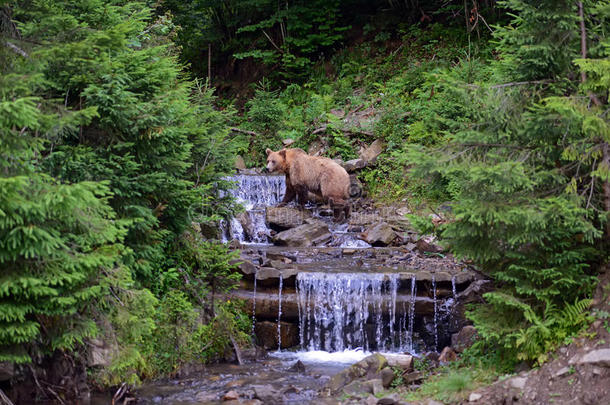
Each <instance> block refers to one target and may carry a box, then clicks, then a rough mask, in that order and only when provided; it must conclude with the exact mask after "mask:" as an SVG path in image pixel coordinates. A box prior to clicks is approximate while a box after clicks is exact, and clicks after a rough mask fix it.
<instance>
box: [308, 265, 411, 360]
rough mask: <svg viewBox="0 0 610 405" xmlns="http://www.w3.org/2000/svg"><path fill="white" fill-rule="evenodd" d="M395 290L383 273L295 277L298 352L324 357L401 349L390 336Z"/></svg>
mask: <svg viewBox="0 0 610 405" xmlns="http://www.w3.org/2000/svg"><path fill="white" fill-rule="evenodd" d="M398 284H399V283H398V277H396V276H395V275H384V274H382V273H372V274H371V273H320V272H303V273H299V274H298V275H297V282H296V288H297V299H298V301H299V302H298V309H299V327H300V331H299V338H300V341H301V346H302V347H303V348H304V349H308V350H326V351H329V352H334V351H342V350H346V349H357V348H361V349H364V350H388V351H393V350H398V349H400V347H399V345H398V344H397V339H396V336H395V334H396V291H397V289H398ZM384 309H386V310H387V311H385V312H384ZM384 314H385V315H384Z"/></svg>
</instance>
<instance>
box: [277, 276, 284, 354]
mask: <svg viewBox="0 0 610 405" xmlns="http://www.w3.org/2000/svg"><path fill="white" fill-rule="evenodd" d="M283 282H284V277H283V275H282V274H281V273H280V286H279V292H278V302H279V304H278V309H277V351H278V352H281V351H282V328H281V325H282V324H281V320H282V284H283Z"/></svg>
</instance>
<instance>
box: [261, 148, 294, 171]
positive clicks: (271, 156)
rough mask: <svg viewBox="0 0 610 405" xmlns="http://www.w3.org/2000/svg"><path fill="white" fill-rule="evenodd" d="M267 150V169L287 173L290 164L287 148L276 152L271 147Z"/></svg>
mask: <svg viewBox="0 0 610 405" xmlns="http://www.w3.org/2000/svg"><path fill="white" fill-rule="evenodd" d="M265 152H266V153H267V170H268V171H269V172H270V173H273V172H284V173H285V172H286V171H287V170H288V165H287V164H286V149H282V150H280V151H277V152H274V151H272V150H271V149H269V148H267V150H265Z"/></svg>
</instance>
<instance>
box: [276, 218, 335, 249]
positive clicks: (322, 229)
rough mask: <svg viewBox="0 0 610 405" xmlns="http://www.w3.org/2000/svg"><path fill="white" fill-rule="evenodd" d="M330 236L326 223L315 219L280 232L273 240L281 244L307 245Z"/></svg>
mask: <svg viewBox="0 0 610 405" xmlns="http://www.w3.org/2000/svg"><path fill="white" fill-rule="evenodd" d="M331 237H332V235H331V234H330V231H329V230H328V225H326V224H325V223H324V222H322V221H315V222H312V223H308V224H303V225H299V226H297V227H296V228H291V229H288V230H287V231H283V232H280V233H278V234H277V235H275V237H274V238H273V241H274V242H275V243H276V244H278V245H281V246H298V247H307V246H313V245H314V244H315V243H316V242H317V241H321V240H323V239H327V238H331Z"/></svg>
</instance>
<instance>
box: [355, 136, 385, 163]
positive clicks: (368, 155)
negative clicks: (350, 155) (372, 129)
mask: <svg viewBox="0 0 610 405" xmlns="http://www.w3.org/2000/svg"><path fill="white" fill-rule="evenodd" d="M384 149H385V144H384V143H383V141H382V140H381V139H376V140H375V141H374V142H373V143H372V144H371V145H370V146H369V147H368V148H366V149H364V150H363V151H362V152H361V153H360V156H359V157H360V159H362V160H364V161H365V162H367V163H374V162H375V161H376V160H377V157H378V156H379V155H381V152H383V150H384Z"/></svg>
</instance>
